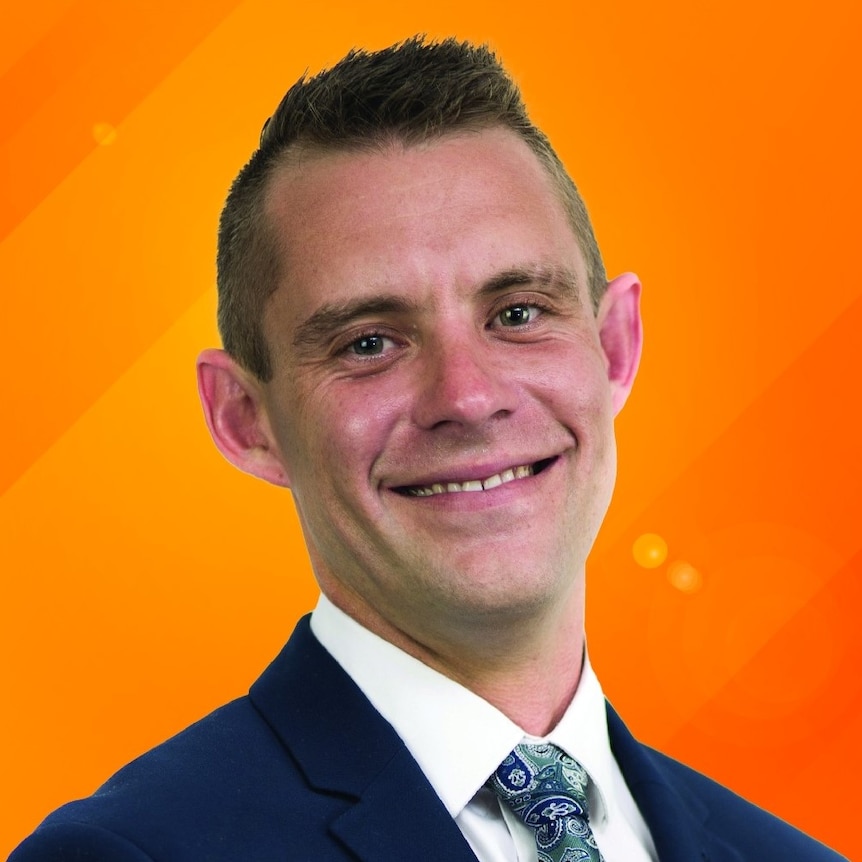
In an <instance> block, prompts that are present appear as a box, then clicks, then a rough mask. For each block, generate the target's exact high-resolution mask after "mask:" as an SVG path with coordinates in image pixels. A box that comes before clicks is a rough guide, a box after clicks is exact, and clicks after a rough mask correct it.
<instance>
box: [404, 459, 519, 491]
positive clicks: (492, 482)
mask: <svg viewBox="0 0 862 862" xmlns="http://www.w3.org/2000/svg"><path fill="white" fill-rule="evenodd" d="M532 475H533V466H532V464H525V465H524V466H522V467H511V468H509V469H508V470H503V472H502V473H494V475H493V476H489V477H488V478H487V479H472V480H470V481H469V482H446V483H445V484H443V483H442V482H435V483H434V484H433V485H424V486H417V487H413V488H408V489H407V493H408V494H412V495H413V496H414V497H431V496H433V495H434V494H457V493H458V492H460V491H488V490H489V489H491V488H496V487H497V486H498V485H503V484H505V483H506V482H513V481H514V480H515V479H526V478H527V476H532Z"/></svg>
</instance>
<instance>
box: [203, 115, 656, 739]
mask: <svg viewBox="0 0 862 862" xmlns="http://www.w3.org/2000/svg"><path fill="white" fill-rule="evenodd" d="M267 211H268V216H269V218H270V219H272V223H273V224H274V225H275V226H276V228H277V232H278V236H279V237H280V242H281V247H282V253H283V254H284V256H285V260H284V264H285V265H284V267H283V271H284V281H283V283H282V284H280V285H279V287H278V289H277V291H276V292H275V294H274V296H273V298H272V300H271V301H270V304H269V306H268V307H267V309H266V312H265V318H264V329H265V334H266V338H267V342H268V344H269V345H270V348H271V350H272V352H273V358H274V366H275V373H274V376H273V379H272V380H271V381H269V382H267V383H262V382H260V381H258V380H257V379H255V378H254V377H253V376H251V375H250V374H248V373H247V372H246V371H245V370H243V369H242V368H240V367H239V366H238V365H237V364H236V363H235V362H233V360H232V359H231V358H230V357H229V356H227V355H226V354H225V353H224V352H223V351H217V350H209V351H205V352H204V353H203V354H202V356H201V357H200V359H199V363H198V373H199V386H200V392H201V398H202V402H203V405H204V411H205V414H206V417H207V422H208V425H209V427H210V430H211V432H212V435H213V438H214V440H215V442H216V444H217V445H218V447H219V448H220V449H221V451H222V452H223V453H224V454H225V456H226V457H227V458H228V459H229V460H230V461H231V462H233V463H234V464H236V465H237V466H238V467H240V468H241V469H243V470H245V471H247V472H249V473H251V474H253V475H255V476H258V477H260V478H263V479H266V480H267V481H270V482H273V483H275V484H278V485H282V486H284V487H287V488H290V489H291V491H292V492H293V495H294V499H295V502H296V507H297V511H298V513H299V517H300V521H301V523H302V528H303V531H304V535H305V538H306V542H307V544H308V549H309V554H310V557H311V561H312V565H313V567H314V571H315V575H316V577H317V579H318V581H319V584H320V587H321V589H322V591H323V592H324V593H325V594H326V595H327V596H328V597H329V598H330V599H331V600H332V601H333V602H334V603H335V604H336V605H338V606H339V607H340V608H342V609H343V610H344V611H345V612H347V613H348V614H350V615H351V616H353V617H354V618H355V619H357V620H358V621H359V622H361V623H362V624H363V625H365V626H366V627H367V628H369V629H371V630H372V631H374V632H376V633H377V634H378V635H380V636H381V637H383V638H385V639H387V640H389V641H390V642H392V643H394V644H396V645H397V646H399V647H401V648H402V649H404V650H406V651H407V652H408V653H410V654H412V655H414V656H416V657H417V658H419V659H420V660H422V661H424V662H425V663H426V664H428V665H430V666H432V667H434V668H436V669H438V670H440V671H441V672H443V673H445V674H446V675H448V676H450V677H451V678H453V679H456V680H458V681H459V682H461V683H462V684H464V685H466V686H467V687H469V688H471V689H472V690H473V691H475V692H476V693H478V694H479V695H481V696H482V697H484V698H485V699H487V700H488V701H490V702H491V703H493V704H494V705H495V706H497V707H498V708H499V709H501V710H502V711H503V712H504V713H505V714H507V715H508V716H509V717H510V718H511V719H512V720H514V721H515V722H517V723H518V724H519V725H520V726H521V727H523V728H524V729H525V730H526V731H528V732H530V733H534V734H544V733H546V732H548V731H549V730H550V729H551V728H552V727H553V726H554V725H555V724H556V723H557V721H558V720H559V718H560V716H561V715H562V713H563V712H564V710H565V708H566V706H567V705H568V703H569V702H570V700H571V698H572V696H573V694H574V692H575V690H576V688H577V684H578V679H579V674H580V666H581V656H582V653H583V625H584V564H585V560H586V557H587V554H588V553H589V550H590V548H591V547H592V544H593V542H594V540H595V536H596V533H597V532H598V529H599V526H600V524H601V522H602V519H603V518H604V514H605V512H606V509H607V506H608V503H609V501H610V496H611V492H612V488H613V484H614V476H615V466H616V458H615V444H614V433H613V419H614V416H615V415H616V413H617V412H618V411H619V410H620V408H621V407H622V406H623V404H624V402H625V400H626V397H627V395H628V393H629V390H630V388H631V385H632V381H633V379H634V374H635V370H636V368H637V363H638V359H639V356H640V346H641V326H640V316H639V310H638V298H639V292H640V286H639V284H638V282H637V279H636V278H635V277H634V276H633V275H631V274H627V275H624V276H620V277H619V278H617V279H615V280H614V281H612V282H610V284H609V285H608V289H607V292H606V294H605V296H604V299H603V300H602V303H601V306H600V308H599V310H598V313H597V314H594V312H593V310H592V307H591V304H590V301H589V298H588V291H587V277H586V272H585V267H584V261H583V257H582V254H581V251H580V249H579V246H578V243H577V240H576V237H575V235H574V233H573V231H572V229H571V226H570V225H569V222H568V220H567V219H566V216H565V212H564V210H563V207H562V205H561V203H560V201H559V199H558V195H557V194H556V192H555V189H554V187H553V186H552V184H551V181H550V179H549V178H548V176H547V174H546V173H545V171H544V170H543V168H542V167H541V165H540V163H539V162H538V160H537V159H536V157H535V156H534V155H533V153H532V152H531V151H530V150H529V149H528V147H527V146H526V145H525V144H524V143H523V142H522V141H521V140H520V139H519V138H517V137H516V136H515V135H514V134H513V133H511V132H509V131H507V130H504V129H496V128H495V129H485V130H482V131H473V132H463V133H457V134H450V135H447V136H444V137H443V138H441V139H439V140H436V141H433V142H429V143H424V144H421V145H415V146H410V147H404V146H403V145H401V144H388V145H386V147H385V148H382V149H375V150H373V151H368V152H356V151H344V152H336V153H332V152H328V153H325V154H312V155H308V154H305V155H303V156H302V159H301V162H300V161H298V160H296V159H295V160H293V161H292V162H290V163H289V164H288V165H286V166H285V167H284V168H283V169H282V170H281V171H280V173H278V174H277V175H276V176H275V177H274V178H273V180H272V182H271V185H270V188H269V194H268V199H267ZM525 465H531V466H533V468H534V470H535V474H534V475H529V476H526V477H523V478H518V479H516V480H515V481H509V482H505V483H502V484H499V485H497V486H496V487H491V488H489V489H488V490H484V491H477V492H469V491H464V492H461V493H448V494H434V495H431V496H417V495H415V493H410V490H409V489H414V490H415V489H416V488H430V487H433V485H434V484H438V485H443V486H444V487H446V486H447V485H448V483H452V482H459V483H463V482H466V481H476V480H482V479H487V478H488V477H492V476H494V475H498V474H499V475H503V474H504V473H505V470H507V469H513V470H514V468H517V467H519V466H525ZM542 468H543V469H542ZM522 472H523V471H522ZM495 481H496V480H492V481H491V482H490V483H489V484H490V485H493V484H494V483H495ZM549 657H551V658H550V659H549Z"/></svg>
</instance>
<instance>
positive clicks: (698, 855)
mask: <svg viewBox="0 0 862 862" xmlns="http://www.w3.org/2000/svg"><path fill="white" fill-rule="evenodd" d="M608 722H609V729H610V738H611V746H612V748H613V752H614V755H615V757H616V759H617V761H618V763H619V764H620V768H621V769H622V772H623V775H624V776H625V779H626V782H627V784H628V786H629V787H630V788H631V792H632V794H633V796H634V798H635V800H636V802H637V804H638V806H639V807H640V810H641V812H642V813H643V816H644V818H645V819H646V822H647V824H648V825H649V828H650V831H651V833H652V836H653V839H654V841H655V845H656V848H657V850H658V855H659V859H660V860H661V862H742V860H749V862H779V860H780V862H788V860H792V862H838V860H841V859H842V857H840V856H839V855H838V854H836V853H833V852H832V851H831V850H828V849H827V848H825V847H824V846H823V845H821V844H819V843H817V842H815V841H813V840H812V839H810V838H807V837H806V836H804V835H803V834H802V833H800V832H798V831H797V830H795V829H793V828H792V827H790V826H788V825H787V824H785V823H783V822H782V821H780V820H778V819H776V818H775V817H772V816H771V815H769V814H767V813H765V812H764V811H762V810H761V809H759V808H757V807H755V806H753V805H751V804H750V803H747V802H745V801H744V800H742V799H740V798H739V797H738V796H736V795H734V794H733V793H731V792H730V791H728V790H726V789H724V788H722V787H720V786H719V785H717V784H715V783H714V782H712V781H710V780H709V779H707V778H705V777H703V776H702V775H699V774H698V773H696V772H694V771H692V770H690V769H688V768H687V767H685V766H682V765H681V764H679V763H676V762H675V761H673V760H671V759H669V758H667V757H665V756H663V755H661V754H659V753H657V752H655V751H653V750H652V749H649V748H647V747H646V746H643V745H641V744H640V743H638V742H636V741H635V740H634V739H633V738H632V736H631V735H630V734H629V732H628V731H627V730H626V728H625V726H624V725H623V723H622V722H621V721H620V719H619V717H618V716H617V715H616V713H615V712H614V711H613V710H612V709H611V708H610V707H608ZM72 860H74V862H97V860H98V862H300V860H307V862H328V860H333V862H347V860H351V862H357V860H361V862H395V860H399V862H407V860H416V862H437V860H440V862H476V858H475V856H474V855H473V853H472V851H471V850H470V847H469V845H468V844H467V842H466V841H465V840H464V838H463V836H462V835H461V832H460V831H459V829H458V827H457V826H456V825H455V822H454V820H453V819H452V818H451V817H450V816H449V814H448V812H447V811H446V809H445V808H444V807H443V804H442V803H441V802H440V800H439V798H438V797H437V795H436V794H435V792H434V790H433V789H432V788H431V786H430V784H429V783H428V781H427V780H426V778H425V776H424V775H423V774H422V772H421V770H420V769H419V766H418V765H417V763H416V761H415V760H414V759H413V758H412V756H411V755H410V753H409V751H408V750H407V748H406V747H405V746H404V743H403V742H402V741H401V739H400V738H399V737H398V735H397V734H396V733H395V731H394V730H393V729H392V727H391V726H390V725H389V724H388V723H387V722H386V721H385V720H384V719H383V718H382V717H381V716H380V714H379V713H378V712H377V711H376V710H375V709H374V707H372V706H371V704H370V703H369V701H368V700H367V699H366V697H365V695H363V694H362V692H361V691H360V690H359V688H357V686H356V685H355V684H354V682H353V681H352V680H351V679H350V677H348V676H347V674H346V673H345V672H344V671H343V670H342V669H341V667H340V666H339V665H338V664H337V663H336V662H335V660H334V659H333V658H332V657H331V656H330V655H329V653H327V652H326V650H325V649H324V648H323V647H322V646H321V645H320V644H319V643H318V641H317V639H316V638H315V637H314V635H313V634H312V633H311V630H310V628H309V623H308V618H307V617H306V618H305V619H303V620H302V621H300V623H299V625H298V626H297V628H296V631H295V632H294V634H293V636H292V637H291V639H290V640H289V641H288V643H287V644H286V646H285V647H284V649H283V650H282V652H281V653H280V655H279V656H278V658H276V660H275V661H274V662H273V663H272V664H271V665H270V667H269V668H267V670H266V671H265V672H264V674H263V675H262V676H261V677H260V679H259V680H258V681H257V682H256V683H255V684H254V686H252V688H251V691H250V692H249V695H248V696H247V697H242V698H240V699H238V700H236V701H233V702H232V703H229V704H227V705H226V706H224V707H222V708H221V709H219V710H216V711H215V712H214V713H212V714H211V715H209V716H207V717H206V718H204V719H203V720H201V721H199V722H198V723H196V724H194V725H192V726H191V727H190V728H188V729H187V730H185V731H183V732H182V733H180V734H179V735H177V736H175V737H173V738H172V739H170V740H168V741H167V742H165V743H163V744H162V745H160V746H158V747H157V748H155V749H153V750H152V751H150V752H149V753H147V754H145V755H143V756H142V757H140V758H138V759H137V760H135V761H133V762H132V763H130V764H129V765H128V766H126V767H124V768H123V769H121V770H120V771H119V772H118V773H117V774H116V775H115V776H114V777H113V778H111V779H110V780H109V781H108V782H107V784H105V785H104V786H103V787H101V788H100V789H99V790H98V791H97V792H96V793H95V794H94V795H93V796H91V797H89V798H88V799H83V800H79V801H77V802H72V803H69V804H68V805H65V806H64V807H62V808H60V809H59V810H57V811H55V812H54V813H53V814H51V815H50V816H49V817H48V818H47V819H46V820H45V821H44V822H43V823H42V825H41V826H40V827H39V828H38V829H37V830H36V832H35V833H34V834H33V835H31V836H30V837H29V838H28V839H26V840H25V841H24V843H23V844H21V845H20V847H18V849H17V850H16V851H14V852H13V854H12V856H11V857H10V862H72Z"/></svg>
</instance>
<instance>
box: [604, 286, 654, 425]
mask: <svg viewBox="0 0 862 862" xmlns="http://www.w3.org/2000/svg"><path fill="white" fill-rule="evenodd" d="M640 295H641V285H640V281H639V280H638V277H637V276H636V275H634V274H633V273H631V272H627V273H624V274H623V275H620V276H618V277H617V278H615V279H614V280H613V281H611V282H609V283H608V287H607V290H606V291H605V294H604V296H603V297H602V300H601V302H600V303H599V310H598V314H597V315H596V320H597V323H598V327H599V338H600V339H601V343H602V350H603V351H604V354H605V360H606V362H607V368H608V379H609V380H610V383H611V398H612V402H613V407H614V415H616V414H617V413H619V412H620V410H622V408H623V404H625V403H626V399H627V398H628V397H629V392H631V388H632V384H633V383H634V379H635V373H636V372H637V370H638V363H639V362H640V358H641V347H642V344H643V329H642V326H641V313H640Z"/></svg>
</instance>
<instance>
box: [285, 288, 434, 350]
mask: <svg viewBox="0 0 862 862" xmlns="http://www.w3.org/2000/svg"><path fill="white" fill-rule="evenodd" d="M415 311H417V304H416V303H415V302H411V301H409V300H407V299H404V298H403V297H400V296H393V295H392V294H383V293H381V294H375V295H372V296H363V297H359V298H358V299H353V300H350V301H349V302H333V303H327V304H326V305H322V306H321V307H320V308H318V309H317V311H315V312H314V314H312V315H311V316H310V317H309V318H307V319H306V320H304V321H303V322H302V323H300V324H299V326H297V328H296V332H295V333H294V335H293V346H294V347H297V348H302V347H311V346H313V345H315V344H318V343H319V342H320V341H322V340H323V339H325V338H326V337H327V336H328V335H329V334H330V333H332V332H337V331H338V330H339V329H341V328H343V327H345V326H347V325H348V324H350V323H352V322H353V321H354V320H356V319H358V318H360V317H365V316H369V315H375V314H406V313H409V312H415Z"/></svg>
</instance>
